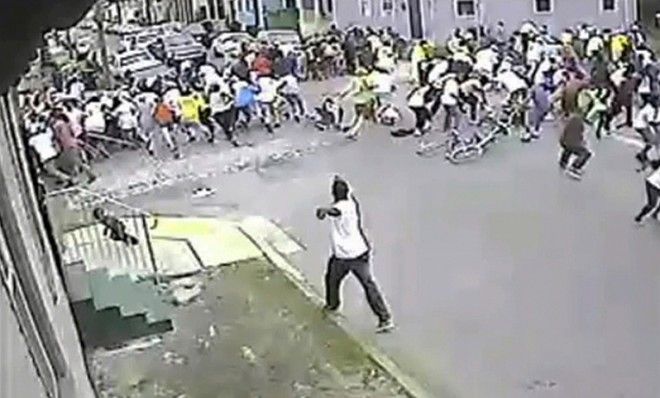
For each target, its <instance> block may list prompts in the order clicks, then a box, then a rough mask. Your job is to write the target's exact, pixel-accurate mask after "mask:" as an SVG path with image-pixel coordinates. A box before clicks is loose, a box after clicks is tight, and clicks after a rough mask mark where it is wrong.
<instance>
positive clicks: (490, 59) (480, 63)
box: [474, 46, 498, 80]
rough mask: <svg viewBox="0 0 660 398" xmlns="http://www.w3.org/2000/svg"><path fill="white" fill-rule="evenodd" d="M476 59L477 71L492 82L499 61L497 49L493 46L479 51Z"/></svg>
mask: <svg viewBox="0 0 660 398" xmlns="http://www.w3.org/2000/svg"><path fill="white" fill-rule="evenodd" d="M475 58H476V63H475V65H474V68H475V70H477V71H478V72H479V73H481V74H482V75H484V76H486V77H487V78H488V79H489V80H492V79H493V75H494V73H495V65H497V60H498V55H497V48H496V47H494V46H491V47H486V48H484V49H482V50H479V51H477V54H476V55H475Z"/></svg>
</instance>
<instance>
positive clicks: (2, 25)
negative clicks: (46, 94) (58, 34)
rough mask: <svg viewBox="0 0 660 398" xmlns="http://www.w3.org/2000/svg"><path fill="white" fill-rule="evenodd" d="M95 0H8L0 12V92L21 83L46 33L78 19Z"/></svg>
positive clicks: (66, 25)
mask: <svg viewBox="0 0 660 398" xmlns="http://www.w3.org/2000/svg"><path fill="white" fill-rule="evenodd" d="M93 4H94V1H93V0H4V1H3V2H2V5H3V8H2V13H0V93H4V92H5V91H6V90H7V89H8V88H9V87H10V86H12V85H13V84H15V83H17V81H18V77H19V76H20V75H21V74H22V73H23V71H24V70H25V69H26V68H27V64H28V62H29V61H30V60H31V59H32V58H34V53H35V50H36V49H37V48H38V47H39V46H40V45H41V42H42V35H43V33H44V32H46V31H48V30H49V29H51V28H65V27H68V26H70V25H73V24H74V23H75V22H76V21H78V20H79V19H80V18H81V17H82V16H83V15H84V14H85V13H86V12H87V10H88V9H89V8H90V7H91V6H92V5H93Z"/></svg>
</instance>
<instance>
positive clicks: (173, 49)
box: [147, 34, 206, 65]
mask: <svg viewBox="0 0 660 398" xmlns="http://www.w3.org/2000/svg"><path fill="white" fill-rule="evenodd" d="M147 48H148V50H149V52H151V53H152V54H153V55H154V57H156V59H158V60H160V61H162V62H163V63H165V64H167V65H175V64H178V63H180V62H182V61H186V60H190V61H194V62H200V63H201V62H204V61H206V49H205V48H204V46H202V45H201V44H199V43H197V42H196V41H195V39H193V37H192V36H190V35H185V34H178V35H170V36H165V37H163V38H159V39H157V40H156V41H155V42H153V43H151V44H149V45H148V46H147Z"/></svg>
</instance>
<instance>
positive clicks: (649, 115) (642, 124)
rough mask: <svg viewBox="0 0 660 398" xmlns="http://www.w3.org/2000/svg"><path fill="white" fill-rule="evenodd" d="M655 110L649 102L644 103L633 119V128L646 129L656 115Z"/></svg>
mask: <svg viewBox="0 0 660 398" xmlns="http://www.w3.org/2000/svg"><path fill="white" fill-rule="evenodd" d="M656 112H657V110H656V109H655V108H654V107H653V106H651V105H650V104H646V105H645V106H644V107H643V108H642V109H640V110H639V111H637V114H635V119H634V120H633V128H636V129H646V128H648V127H649V124H650V123H652V122H653V121H654V120H655V119H656V117H657V113H656Z"/></svg>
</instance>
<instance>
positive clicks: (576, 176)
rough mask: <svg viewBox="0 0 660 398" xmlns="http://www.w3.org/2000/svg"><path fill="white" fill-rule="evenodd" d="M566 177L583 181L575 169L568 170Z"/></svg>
mask: <svg viewBox="0 0 660 398" xmlns="http://www.w3.org/2000/svg"><path fill="white" fill-rule="evenodd" d="M566 175H567V176H569V177H571V178H573V179H574V180H581V179H582V174H581V173H580V172H579V171H578V170H576V169H574V168H572V167H571V168H568V169H566Z"/></svg>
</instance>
